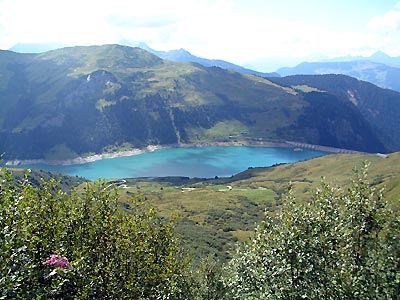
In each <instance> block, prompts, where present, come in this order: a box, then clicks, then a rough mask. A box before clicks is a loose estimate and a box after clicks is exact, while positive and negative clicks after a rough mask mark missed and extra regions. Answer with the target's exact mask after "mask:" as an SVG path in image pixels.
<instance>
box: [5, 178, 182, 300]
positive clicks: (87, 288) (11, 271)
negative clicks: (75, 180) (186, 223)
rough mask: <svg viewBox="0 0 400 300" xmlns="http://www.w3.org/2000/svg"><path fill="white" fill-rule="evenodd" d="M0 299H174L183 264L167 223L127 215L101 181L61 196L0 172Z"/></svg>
mask: <svg viewBox="0 0 400 300" xmlns="http://www.w3.org/2000/svg"><path fill="white" fill-rule="evenodd" d="M2 175H3V176H2V179H1V180H2V182H1V184H0V230H1V231H0V240H1V249H0V299H179V298H181V297H182V295H181V290H182V286H183V282H184V277H183V274H184V273H185V272H186V268H187V264H186V263H185V261H184V260H183V259H182V258H181V257H180V252H179V247H178V243H177V240H176V237H175V234H174V231H173V226H172V224H171V223H170V222H164V221H161V220H160V219H159V218H157V216H156V214H155V212H154V210H153V209H152V208H149V207H147V206H145V205H144V204H143V202H141V201H138V200H136V201H132V203H130V204H129V209H128V213H127V212H122V210H121V209H120V208H118V202H117V199H118V196H117V194H116V193H115V192H114V191H113V190H112V189H110V188H109V187H107V186H106V184H105V183H96V184H87V185H86V187H85V190H84V192H83V193H82V195H80V196H77V195H76V194H74V193H73V194H72V195H67V194H66V193H64V192H62V191H61V189H60V188H59V187H58V185H57V184H56V183H55V182H54V181H50V182H44V181H43V182H42V184H41V186H40V187H33V186H32V185H31V184H30V183H29V180H28V177H26V178H25V180H23V181H22V182H19V183H15V182H14V181H13V178H12V175H11V173H10V172H8V171H6V170H3V171H2Z"/></svg>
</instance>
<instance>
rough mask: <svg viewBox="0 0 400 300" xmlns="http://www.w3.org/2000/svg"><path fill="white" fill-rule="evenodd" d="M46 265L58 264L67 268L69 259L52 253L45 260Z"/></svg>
mask: <svg viewBox="0 0 400 300" xmlns="http://www.w3.org/2000/svg"><path fill="white" fill-rule="evenodd" d="M44 264H45V265H49V266H56V267H60V268H66V267H67V266H68V264H69V262H68V259H67V258H66V257H64V256H60V255H57V254H52V255H50V257H49V258H48V259H47V260H46V261H45V263H44Z"/></svg>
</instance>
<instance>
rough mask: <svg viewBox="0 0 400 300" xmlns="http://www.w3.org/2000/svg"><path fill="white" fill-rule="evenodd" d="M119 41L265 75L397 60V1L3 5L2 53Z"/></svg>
mask: <svg viewBox="0 0 400 300" xmlns="http://www.w3.org/2000/svg"><path fill="white" fill-rule="evenodd" d="M121 40H129V41H132V42H146V43H147V44H148V45H149V46H151V47H152V48H155V49H157V50H171V49H178V48H184V49H186V50H188V51H190V52H191V53H193V54H195V55H198V56H202V57H206V58H219V59H224V60H228V61H231V62H234V63H237V64H241V65H245V66H251V67H254V68H257V69H259V70H263V71H269V70H272V69H273V68H274V67H275V66H274V62H275V63H277V62H279V61H285V62H286V63H287V64H290V63H292V64H293V63H294V62H299V61H302V60H308V61H310V60H318V59H322V58H325V57H337V56H345V55H370V54H372V53H373V52H375V51H378V50H382V51H385V52H386V53H388V54H390V55H392V56H400V0H334V1H333V0H168V1H166V0H141V1H137V0H109V1H103V0H57V1H56V0H35V1H32V0H0V49H9V48H10V47H12V46H13V45H14V44H16V43H58V44H63V45H67V46H73V45H90V44H106V43H118V42H119V41H121Z"/></svg>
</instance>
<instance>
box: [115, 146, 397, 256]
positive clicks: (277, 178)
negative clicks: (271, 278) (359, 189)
mask: <svg viewBox="0 0 400 300" xmlns="http://www.w3.org/2000/svg"><path fill="white" fill-rule="evenodd" d="M364 161H368V162H370V163H371V166H370V168H369V175H370V181H371V182H373V183H375V184H377V185H378V187H385V199H386V200H387V201H388V202H389V203H390V204H391V205H392V207H393V208H394V209H395V210H399V209H400V199H399V195H400V153H393V154H390V155H389V157H388V158H382V157H378V156H376V155H361V154H360V155H356V154H351V155H348V154H340V155H329V156H325V157H320V158H316V159H312V160H309V161H304V162H299V163H295V164H284V165H279V166H275V167H270V168H253V169H249V170H247V171H245V172H243V173H240V174H237V175H235V176H233V177H231V178H221V179H215V180H188V179H183V178H162V179H154V180H144V179H128V180H127V183H126V186H122V187H119V189H120V192H121V198H122V201H123V199H125V198H126V197H131V196H132V195H139V194H142V195H144V196H145V197H146V198H147V199H148V201H149V202H151V203H152V204H153V205H154V206H155V207H156V208H157V209H158V210H159V211H160V213H161V215H163V216H164V217H171V216H176V217H178V219H177V230H178V232H180V234H181V235H182V236H183V240H184V241H185V242H186V246H187V247H188V248H189V249H191V250H192V251H193V252H194V255H209V254H216V255H217V256H219V257H220V258H222V259H224V258H226V257H228V256H229V255H228V252H227V251H229V250H230V249H232V245H233V242H234V241H237V240H244V239H246V238H247V237H249V236H250V235H251V234H252V232H253V230H254V228H255V224H256V222H259V221H260V220H261V219H262V216H263V213H264V211H265V210H267V211H272V212H273V211H275V210H277V209H280V205H281V204H282V199H283V195H284V193H285V191H286V187H287V184H288V183H289V182H292V183H293V184H294V188H295V194H296V196H297V197H298V199H300V200H302V201H303V200H307V199H309V198H310V197H311V194H312V192H313V191H315V189H316V188H317V187H318V186H319V184H320V182H321V177H325V179H326V181H327V182H331V183H333V184H337V185H340V186H343V185H347V184H349V181H350V178H351V176H352V174H353V170H354V169H355V168H360V167H361V166H362V164H363V162H364Z"/></svg>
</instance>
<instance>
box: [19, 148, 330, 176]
mask: <svg viewBox="0 0 400 300" xmlns="http://www.w3.org/2000/svg"><path fill="white" fill-rule="evenodd" d="M326 154H328V153H326V152H322V151H313V150H303V151H293V149H291V148H265V147H244V146H243V147H235V146H223V147H198V148H170V149H160V150H156V151H154V152H149V153H143V154H140V155H134V156H127V157H118V158H109V159H103V160H98V161H95V162H90V163H86V164H79V165H68V166H52V165H45V164H33V165H22V166H19V167H24V168H26V167H29V168H32V169H42V170H49V171H58V172H61V173H64V174H68V175H73V176H75V175H76V176H81V177H85V178H87V179H90V180H96V179H98V178H103V179H111V178H134V177H162V176H186V177H200V178H213V177H215V176H218V177H226V176H231V175H234V174H237V173H239V172H241V171H244V170H246V169H248V168H249V167H265V166H271V165H274V164H278V163H291V162H297V161H302V160H306V159H310V158H313V157H318V156H322V155H326Z"/></svg>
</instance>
